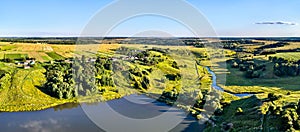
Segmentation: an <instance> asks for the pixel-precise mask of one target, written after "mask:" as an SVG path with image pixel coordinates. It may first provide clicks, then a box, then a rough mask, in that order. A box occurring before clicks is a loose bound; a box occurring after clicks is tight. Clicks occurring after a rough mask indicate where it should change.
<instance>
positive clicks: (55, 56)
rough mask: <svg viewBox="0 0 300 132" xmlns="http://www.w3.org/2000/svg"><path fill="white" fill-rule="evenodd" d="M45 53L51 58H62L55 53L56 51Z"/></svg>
mask: <svg viewBox="0 0 300 132" xmlns="http://www.w3.org/2000/svg"><path fill="white" fill-rule="evenodd" d="M46 54H47V55H48V56H49V57H51V58H52V59H54V60H62V59H64V57H63V56H61V55H59V54H57V53H56V52H46Z"/></svg>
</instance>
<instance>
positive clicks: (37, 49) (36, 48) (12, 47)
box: [0, 42, 120, 62]
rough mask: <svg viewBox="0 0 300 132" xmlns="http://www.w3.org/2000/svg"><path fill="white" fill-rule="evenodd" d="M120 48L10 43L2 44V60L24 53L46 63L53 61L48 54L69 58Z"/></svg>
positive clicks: (115, 46)
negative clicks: (5, 57) (53, 53)
mask: <svg viewBox="0 0 300 132" xmlns="http://www.w3.org/2000/svg"><path fill="white" fill-rule="evenodd" d="M118 47H120V45H119V44H99V45H97V44H87V45H50V44H33V43H14V44H10V43H8V42H0V49H1V50H0V59H3V58H4V54H12V53H22V54H28V56H29V57H31V58H36V59H37V60H38V61H41V62H44V61H49V60H53V59H52V58H51V57H50V56H48V55H47V54H46V52H55V53H57V54H59V55H61V56H63V57H65V58H69V57H74V56H81V55H89V54H91V53H97V52H106V53H108V52H113V51H112V50H113V49H117V48H118Z"/></svg>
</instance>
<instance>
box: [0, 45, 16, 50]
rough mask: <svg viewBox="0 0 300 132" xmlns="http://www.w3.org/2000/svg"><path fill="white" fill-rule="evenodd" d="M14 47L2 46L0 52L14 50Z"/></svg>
mask: <svg viewBox="0 0 300 132" xmlns="http://www.w3.org/2000/svg"><path fill="white" fill-rule="evenodd" d="M15 48H16V46H15V45H11V44H10V45H3V46H0V51H9V50H13V49H15Z"/></svg>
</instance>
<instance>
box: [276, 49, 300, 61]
mask: <svg viewBox="0 0 300 132" xmlns="http://www.w3.org/2000/svg"><path fill="white" fill-rule="evenodd" d="M299 46H300V45H299ZM272 56H276V57H281V58H284V59H287V60H291V61H298V60H300V52H285V53H277V54H275V55H272Z"/></svg>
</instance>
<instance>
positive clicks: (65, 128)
mask: <svg viewBox="0 0 300 132" xmlns="http://www.w3.org/2000/svg"><path fill="white" fill-rule="evenodd" d="M132 97H134V98H135V97H136V98H141V99H144V100H153V99H150V98H148V99H147V97H145V96H136V95H134V96H131V97H130V98H132ZM104 104H105V105H109V106H110V107H112V108H113V109H114V110H116V111H118V112H120V113H123V114H126V115H128V114H132V116H133V117H135V118H136V119H139V118H147V117H149V115H147V114H146V113H151V114H150V116H151V117H154V116H157V115H160V114H162V113H164V112H166V113H177V114H178V113H181V114H182V115H186V114H184V113H183V111H180V110H176V111H173V110H171V111H169V110H170V107H169V106H166V105H162V104H161V103H157V102H153V103H152V104H151V105H150V104H136V103H132V102H131V101H128V100H127V99H126V97H125V98H121V99H119V100H113V101H108V102H106V103H96V104H82V105H83V106H84V107H97V108H99V109H98V110H97V111H98V112H99V113H100V114H102V115H106V119H107V121H108V122H107V123H110V124H115V123H116V122H110V121H109V118H111V117H112V116H113V115H112V114H115V113H109V112H105V109H103V108H101V107H99V106H102V105H104ZM128 108H131V109H128ZM133 108H134V109H133ZM137 112H143V114H141V113H137ZM145 112H146V113H145ZM134 115H135V116H134ZM142 115H145V116H147V117H142ZM182 115H179V116H180V117H184V118H185V119H184V120H183V121H182V122H181V123H180V124H178V125H177V126H176V127H175V128H173V129H172V131H199V130H201V129H203V126H201V125H199V124H198V121H197V120H195V119H194V118H193V117H191V116H190V115H188V116H182ZM166 121H168V122H172V120H169V119H166ZM149 125H151V124H149ZM126 127H135V126H126ZM0 128H1V130H0V131H1V132H69V131H72V132H83V131H86V132H101V131H104V130H102V129H101V128H99V127H97V126H96V125H95V124H94V123H93V122H92V121H91V120H90V119H89V118H88V117H87V116H86V114H85V113H84V111H83V110H82V108H81V107H80V105H79V104H76V103H69V104H64V105H60V106H57V107H54V108H50V109H47V110H42V111H35V112H12V113H7V112H2V113H0ZM153 128H155V126H153ZM155 130H158V128H156V129H155ZM162 131H164V130H162Z"/></svg>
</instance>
